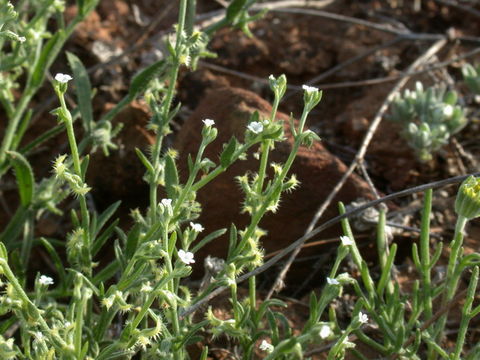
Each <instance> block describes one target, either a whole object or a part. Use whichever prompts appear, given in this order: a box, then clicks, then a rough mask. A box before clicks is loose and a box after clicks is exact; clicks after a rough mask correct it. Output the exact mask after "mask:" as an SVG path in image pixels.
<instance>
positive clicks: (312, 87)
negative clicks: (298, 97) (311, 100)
mask: <svg viewBox="0 0 480 360" xmlns="http://www.w3.org/2000/svg"><path fill="white" fill-rule="evenodd" d="M302 89H303V90H305V91H306V92H307V93H309V94H311V93H313V92H316V91H318V88H316V87H314V86H308V85H302Z"/></svg>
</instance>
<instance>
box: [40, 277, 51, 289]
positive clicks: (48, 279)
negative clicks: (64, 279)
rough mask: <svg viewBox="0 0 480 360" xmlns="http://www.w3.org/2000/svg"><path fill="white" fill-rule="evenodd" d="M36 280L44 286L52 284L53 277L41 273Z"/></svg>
mask: <svg viewBox="0 0 480 360" xmlns="http://www.w3.org/2000/svg"><path fill="white" fill-rule="evenodd" d="M38 282H39V283H40V284H41V285H45V286H48V285H53V279H52V278H51V277H49V276H46V275H41V276H40V278H39V279H38Z"/></svg>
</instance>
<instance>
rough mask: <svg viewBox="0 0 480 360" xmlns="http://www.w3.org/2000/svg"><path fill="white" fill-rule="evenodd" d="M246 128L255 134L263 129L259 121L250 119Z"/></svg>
mask: <svg viewBox="0 0 480 360" xmlns="http://www.w3.org/2000/svg"><path fill="white" fill-rule="evenodd" d="M247 129H248V130H250V131H251V132H253V133H255V134H260V133H261V132H262V131H263V124H262V123H261V122H257V121H252V122H251V123H250V124H248V126H247Z"/></svg>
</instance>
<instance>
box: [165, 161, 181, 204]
mask: <svg viewBox="0 0 480 360" xmlns="http://www.w3.org/2000/svg"><path fill="white" fill-rule="evenodd" d="M177 185H178V171H177V166H176V165H175V159H174V158H173V156H171V155H170V154H167V155H166V156H165V190H166V192H167V195H168V197H169V198H170V199H174V198H176V196H175V195H176V191H175V189H176V187H177Z"/></svg>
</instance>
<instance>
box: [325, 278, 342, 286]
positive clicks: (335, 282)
mask: <svg viewBox="0 0 480 360" xmlns="http://www.w3.org/2000/svg"><path fill="white" fill-rule="evenodd" d="M327 283H328V284H329V285H340V283H339V282H338V280H337V279H332V278H329V277H327Z"/></svg>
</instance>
